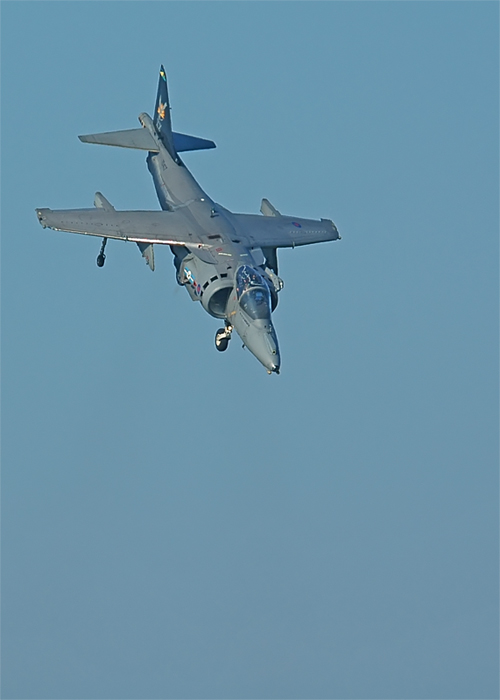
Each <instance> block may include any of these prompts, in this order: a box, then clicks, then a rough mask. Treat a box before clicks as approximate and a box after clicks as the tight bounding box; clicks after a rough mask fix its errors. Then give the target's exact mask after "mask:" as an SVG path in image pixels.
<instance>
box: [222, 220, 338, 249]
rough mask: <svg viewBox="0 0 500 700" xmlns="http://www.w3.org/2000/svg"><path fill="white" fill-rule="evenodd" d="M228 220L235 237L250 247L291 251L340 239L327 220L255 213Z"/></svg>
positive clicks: (330, 222)
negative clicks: (243, 240)
mask: <svg viewBox="0 0 500 700" xmlns="http://www.w3.org/2000/svg"><path fill="white" fill-rule="evenodd" d="M231 218H232V220H233V223H234V226H235V228H236V230H237V232H238V234H239V235H241V236H242V237H244V238H246V240H247V241H248V243H249V244H250V247H251V248H294V247H295V246H299V245H309V244H310V243H322V242H324V241H336V240H337V239H339V238H340V236H339V232H338V231H337V227H336V226H335V224H334V223H333V221H330V219H321V220H320V221H316V220H314V219H299V218H296V217H295V218H294V217H291V216H281V215H278V216H276V215H272V216H260V215H259V214H232V215H231Z"/></svg>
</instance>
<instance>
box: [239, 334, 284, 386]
mask: <svg viewBox="0 0 500 700" xmlns="http://www.w3.org/2000/svg"><path fill="white" fill-rule="evenodd" d="M245 345H246V346H247V348H248V349H249V350H250V352H251V353H252V354H253V355H255V357H256V358H257V359H258V360H259V362H261V363H262V364H263V365H264V367H265V368H266V369H267V371H268V372H276V374H279V371H280V365H281V359H280V351H279V346H278V338H277V337H276V332H275V330H274V328H273V325H272V323H269V321H266V322H262V321H254V322H253V323H252V326H251V327H250V328H249V329H248V331H247V335H246V339H245Z"/></svg>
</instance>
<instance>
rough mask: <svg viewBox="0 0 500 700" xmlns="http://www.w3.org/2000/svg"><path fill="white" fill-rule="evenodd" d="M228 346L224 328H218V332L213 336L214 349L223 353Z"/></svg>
mask: <svg viewBox="0 0 500 700" xmlns="http://www.w3.org/2000/svg"><path fill="white" fill-rule="evenodd" d="M228 345H229V338H228V337H227V335H226V331H225V330H224V328H219V330H218V331H217V333H216V334H215V347H216V348H217V350H218V351H219V352H224V350H227V346H228Z"/></svg>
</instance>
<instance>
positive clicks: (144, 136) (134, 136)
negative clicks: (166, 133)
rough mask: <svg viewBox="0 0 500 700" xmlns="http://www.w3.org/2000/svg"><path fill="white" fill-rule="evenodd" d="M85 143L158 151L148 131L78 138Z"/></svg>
mask: <svg viewBox="0 0 500 700" xmlns="http://www.w3.org/2000/svg"><path fill="white" fill-rule="evenodd" d="M78 138H79V139H80V141H83V142H84V143H99V144H102V145H103V146H120V147H121V148H137V149H139V150H141V151H156V152H158V147H157V145H156V143H155V142H154V139H153V137H152V136H151V134H150V133H149V131H148V130H147V129H142V128H141V129H126V130H125V131H106V132H105V133H103V134H85V135H83V136H79V137H78Z"/></svg>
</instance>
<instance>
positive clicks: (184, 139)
mask: <svg viewBox="0 0 500 700" xmlns="http://www.w3.org/2000/svg"><path fill="white" fill-rule="evenodd" d="M172 135H173V137H174V146H175V150H176V151H177V153H180V152H181V151H203V150H205V149H206V148H215V147H216V146H215V143H214V142H213V141H209V140H208V139H200V138H198V136H188V135H187V134H178V133H177V132H175V131H174V133H173V134H172Z"/></svg>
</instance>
